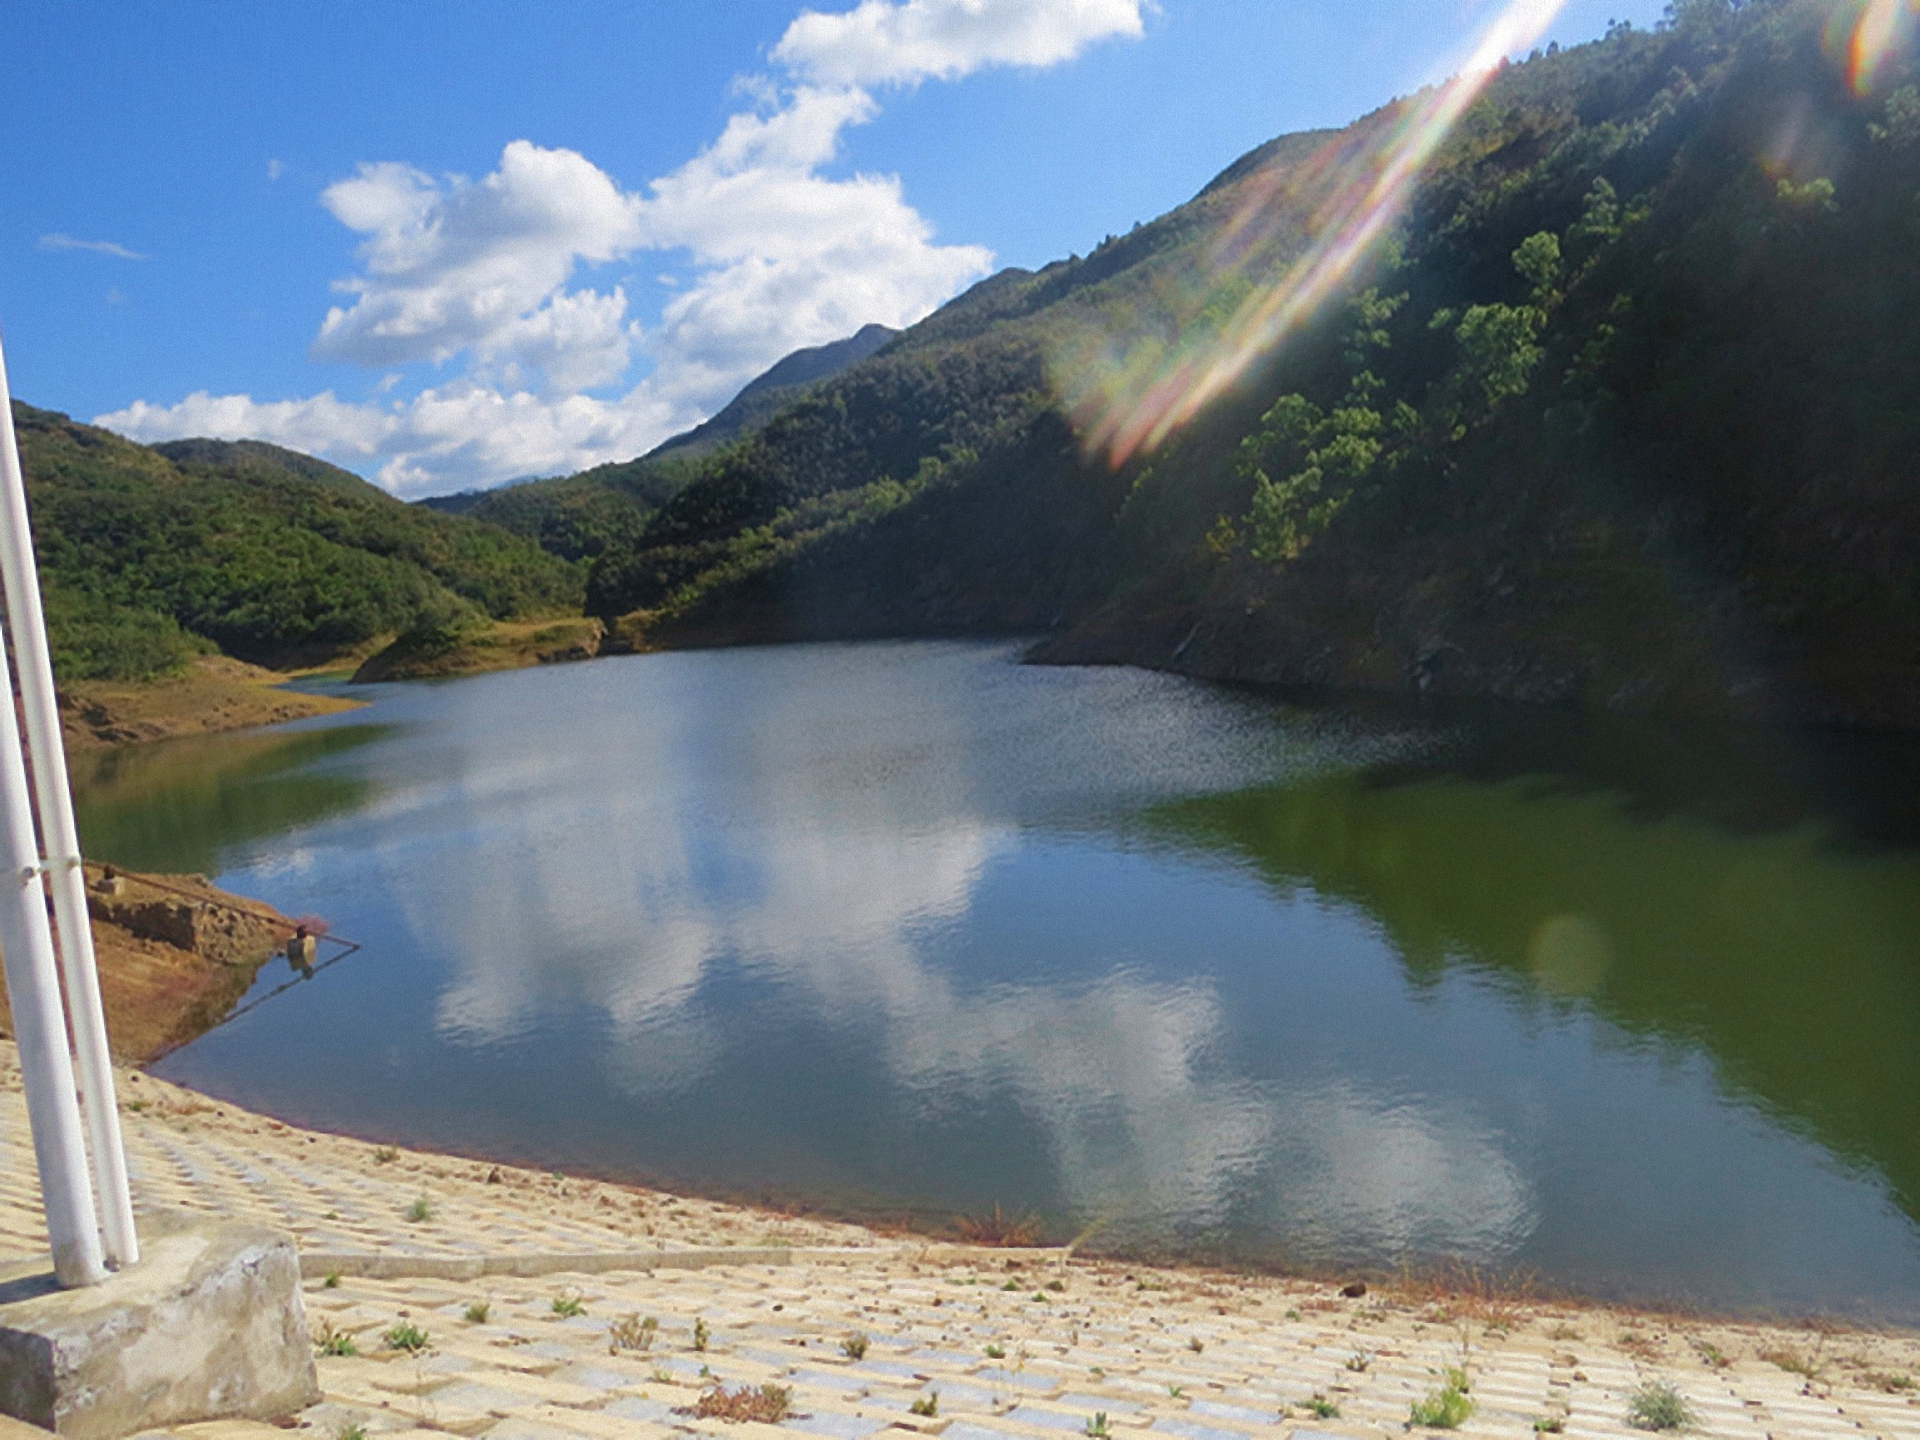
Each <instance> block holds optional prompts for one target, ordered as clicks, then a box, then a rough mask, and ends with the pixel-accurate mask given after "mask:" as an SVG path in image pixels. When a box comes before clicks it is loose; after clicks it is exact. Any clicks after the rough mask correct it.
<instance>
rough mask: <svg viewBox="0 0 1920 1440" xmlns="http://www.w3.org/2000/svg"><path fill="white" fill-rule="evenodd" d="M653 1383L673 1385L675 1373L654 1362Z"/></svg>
mask: <svg viewBox="0 0 1920 1440" xmlns="http://www.w3.org/2000/svg"><path fill="white" fill-rule="evenodd" d="M653 1383H654V1384H656V1385H671V1384H672V1383H673V1371H671V1370H669V1369H668V1368H667V1367H666V1366H665V1365H663V1364H661V1363H660V1362H659V1361H658V1360H656V1361H654V1362H653Z"/></svg>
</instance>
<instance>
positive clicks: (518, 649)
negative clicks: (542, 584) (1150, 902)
mask: <svg viewBox="0 0 1920 1440" xmlns="http://www.w3.org/2000/svg"><path fill="white" fill-rule="evenodd" d="M604 635H605V627H604V626H602V624H601V623H600V621H598V620H596V619H594V618H592V617H591V616H578V615H573V616H560V617H549V618H546V619H542V620H496V621H493V622H491V623H490V624H487V625H484V626H477V627H471V628H454V627H449V628H444V629H443V628H437V627H436V628H432V629H428V630H425V631H418V632H415V633H412V634H408V635H402V636H400V637H398V638H397V639H395V640H394V641H392V642H391V643H390V644H388V645H385V646H383V647H382V648H381V649H379V650H376V651H375V652H374V653H373V654H371V655H369V656H368V657H367V658H366V659H365V660H364V661H363V662H362V663H361V665H360V667H359V668H358V669H357V670H355V671H354V672H353V683H354V684H356V685H360V684H367V683H369V682H372V681H378V680H451V679H454V678H456V677H458V676H461V675H484V674H487V673H488V672H490V671H494V670H523V669H526V668H528V667H530V666H533V665H554V664H560V663H562V662H565V661H569V660H591V659H592V658H593V657H594V656H596V655H598V654H600V653H601V641H602V639H603V637H604Z"/></svg>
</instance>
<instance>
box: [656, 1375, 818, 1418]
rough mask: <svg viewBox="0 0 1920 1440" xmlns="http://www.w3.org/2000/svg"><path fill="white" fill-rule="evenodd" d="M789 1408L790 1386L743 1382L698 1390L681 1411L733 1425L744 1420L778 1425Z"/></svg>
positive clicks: (791, 1398)
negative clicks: (697, 1395)
mask: <svg viewBox="0 0 1920 1440" xmlns="http://www.w3.org/2000/svg"><path fill="white" fill-rule="evenodd" d="M792 1409H793V1391H792V1389H791V1388H790V1387H788V1386H785V1385H775V1384H773V1383H772V1382H768V1383H767V1384H765V1385H742V1386H741V1387H740V1388H739V1389H737V1390H729V1389H727V1387H726V1386H724V1385H715V1386H714V1387H713V1388H712V1389H710V1390H703V1391H701V1392H700V1398H699V1399H698V1400H697V1401H695V1402H694V1404H693V1405H692V1406H691V1407H690V1408H688V1409H686V1410H684V1411H682V1412H681V1413H683V1414H690V1415H692V1416H693V1417H694V1418H695V1419H696V1420H725V1421H727V1422H728V1423H729V1424H735V1425H737V1424H739V1423H740V1422H741V1421H743V1420H758V1421H759V1422H760V1423H761V1424H763V1425H778V1424H779V1423H780V1422H781V1421H782V1420H784V1419H786V1418H787V1416H788V1415H789V1414H790V1413H791V1412H792Z"/></svg>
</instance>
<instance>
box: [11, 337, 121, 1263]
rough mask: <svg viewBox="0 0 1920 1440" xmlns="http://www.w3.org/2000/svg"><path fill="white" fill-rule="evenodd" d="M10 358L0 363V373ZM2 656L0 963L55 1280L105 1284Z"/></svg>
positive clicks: (36, 851)
mask: <svg viewBox="0 0 1920 1440" xmlns="http://www.w3.org/2000/svg"><path fill="white" fill-rule="evenodd" d="M4 367H5V360H4V357H0V371H4ZM0 411H4V413H5V415H6V422H7V426H6V434H5V437H4V438H5V439H6V440H7V441H8V442H9V443H8V444H7V445H6V446H5V447H4V448H5V449H6V450H7V453H8V454H9V455H11V454H12V453H13V448H12V445H11V443H10V442H11V441H12V438H13V427H12V421H13V410H12V406H11V403H10V402H8V401H5V400H3V399H0ZM9 669H10V667H9V666H8V665H7V661H6V654H5V652H4V651H0V685H4V688H3V689H0V696H4V703H0V959H4V961H5V964H6V975H7V1003H8V1006H9V1008H11V1009H12V1011H13V1038H14V1041H15V1043H16V1044H18V1045H19V1047H20V1077H21V1080H22V1082H23V1083H24V1084H25V1087H26V1092H27V1125H28V1128H29V1129H30V1130H32V1132H33V1156H34V1159H35V1161H36V1162H37V1163H38V1165H39V1168H40V1199H41V1203H42V1206H43V1207H44V1208H45V1210H46V1212H47V1241H48V1243H49V1245H50V1246H51V1247H52V1250H53V1273H54V1277H55V1278H56V1279H57V1280H59V1282H60V1283H61V1284H62V1285H66V1286H74V1285H92V1284H96V1283H98V1282H99V1281H101V1280H104V1279H105V1278H106V1275H107V1271H106V1265H105V1263H104V1259H103V1257H102V1255H101V1253H100V1233H99V1230H98V1228H97V1222H96V1220H95V1216H94V1209H93V1191H92V1189H91V1187H90V1186H89V1184H88V1180H87V1151H86V1144H85V1142H84V1141H83V1140H82V1139H81V1133H80V1101H79V1097H78V1096H77V1095H76V1094H75V1093H74V1088H73V1060H72V1057H71V1056H69V1055H68V1054H67V1022H66V1017H65V1015H64V1014H62V1012H61V1008H60V980H59V976H58V975H57V974H56V973H55V970H54V963H53V935H52V932H51V931H50V930H49V929H48V928H47V900H46V892H45V891H44V890H42V889H41V888H40V849H39V846H38V845H37V844H36V843H35V842H34V837H33V812H32V809H31V808H30V803H29V801H28V799H27V764H26V761H25V760H24V759H23V758H22V757H21V754H20V730H19V726H18V725H17V724H15V722H14V718H13V684H12V677H11V675H10V674H9Z"/></svg>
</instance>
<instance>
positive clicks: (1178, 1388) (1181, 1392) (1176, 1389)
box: [1167, 1385, 1187, 1400]
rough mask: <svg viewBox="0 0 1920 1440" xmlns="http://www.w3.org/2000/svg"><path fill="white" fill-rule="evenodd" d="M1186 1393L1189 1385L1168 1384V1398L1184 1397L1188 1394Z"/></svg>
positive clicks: (1177, 1398)
mask: <svg viewBox="0 0 1920 1440" xmlns="http://www.w3.org/2000/svg"><path fill="white" fill-rule="evenodd" d="M1186 1393H1187V1387H1186V1386H1184V1385H1169V1386H1167V1398H1168V1399H1170V1400H1179V1399H1182V1398H1183V1397H1184V1396H1185V1395H1186Z"/></svg>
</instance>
